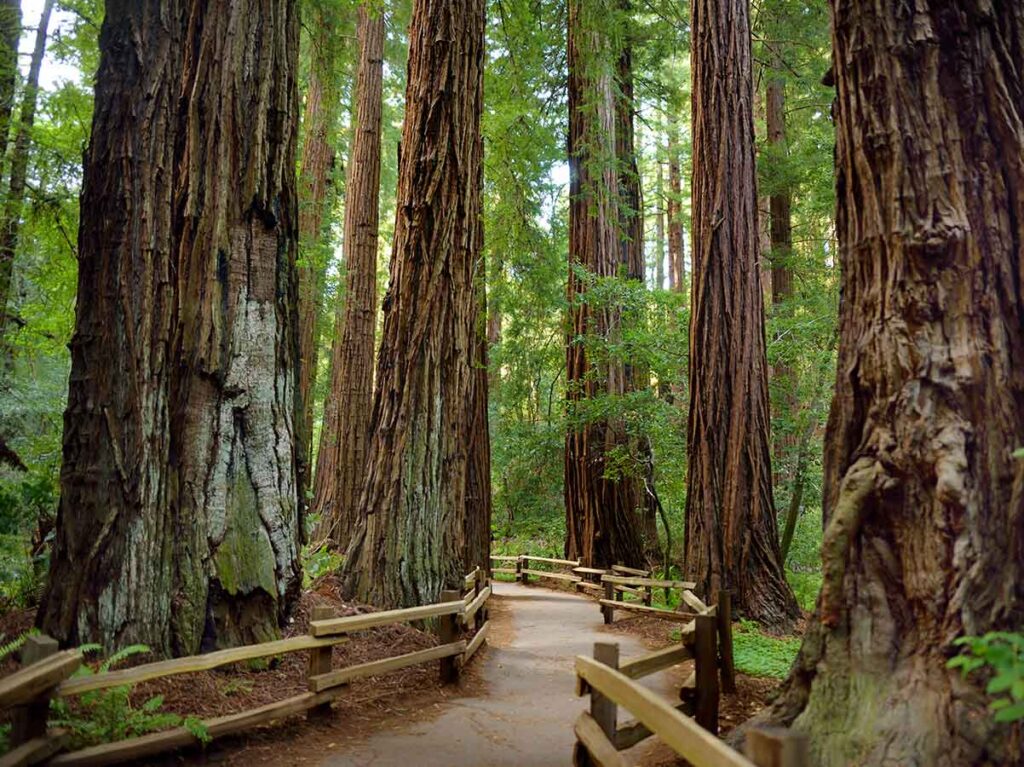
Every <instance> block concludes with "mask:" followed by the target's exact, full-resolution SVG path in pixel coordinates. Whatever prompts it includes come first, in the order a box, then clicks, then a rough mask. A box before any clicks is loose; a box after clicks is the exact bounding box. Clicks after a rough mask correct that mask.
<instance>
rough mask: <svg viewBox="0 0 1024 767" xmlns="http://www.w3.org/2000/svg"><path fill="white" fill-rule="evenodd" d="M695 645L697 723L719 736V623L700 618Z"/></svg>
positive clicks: (695, 710) (708, 616) (695, 713)
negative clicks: (717, 640)
mask: <svg viewBox="0 0 1024 767" xmlns="http://www.w3.org/2000/svg"><path fill="white" fill-rule="evenodd" d="M694 620H695V621H696V624H697V630H696V637H695V642H694V648H693V649H694V652H693V655H694V660H695V662H696V663H695V665H696V676H697V704H696V706H695V708H694V717H693V718H694V719H695V720H696V721H697V724H699V725H700V726H701V727H703V728H704V729H705V730H707V731H708V732H710V733H711V734H712V735H717V734H718V648H717V647H716V644H717V642H716V639H717V637H716V633H717V629H718V626H717V623H718V619H717V618H715V616H713V615H698V616H697V617H696V618H695V619H694Z"/></svg>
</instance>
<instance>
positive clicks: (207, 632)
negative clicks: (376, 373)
mask: <svg viewBox="0 0 1024 767" xmlns="http://www.w3.org/2000/svg"><path fill="white" fill-rule="evenodd" d="M229 5H230V7H229ZM237 40H246V41H248V44H247V45H245V46H236V45H233V44H232V42H233V41H237ZM297 46H298V19H297V14H296V9H295V3H294V2H293V1H292V0H272V1H268V0H263V1H262V2H257V0H244V1H243V2H238V1H237V0H235V1H234V2H232V3H230V4H229V3H227V0H218V1H217V2H205V0H204V1H202V2H200V0H191V2H185V1H184V0H177V1H175V0H171V1H170V2H169V1H168V0H145V1H140V2H135V3H123V2H108V4H107V9H106V16H105V19H104V23H103V30H102V33H101V58H100V69H99V73H98V75H97V80H96V99H95V104H96V107H95V112H94V117H93V130H92V140H91V143H90V147H89V151H88V154H87V156H86V161H85V175H84V183H83V190H82V211H83V215H82V219H81V226H80V230H79V289H78V308H77V316H76V329H75V335H74V338H73V340H72V343H71V351H72V368H71V379H70V391H69V395H68V407H67V411H66V413H65V431H64V462H63V466H62V470H61V500H60V507H59V511H58V519H57V532H56V541H55V543H54V549H53V555H52V566H51V571H50V579H49V583H48V587H47V591H46V594H45V598H44V601H43V604H42V606H41V608H40V611H39V618H38V619H39V622H40V625H41V626H42V627H43V628H44V629H45V630H46V631H48V632H50V633H51V634H53V635H54V636H56V637H57V638H59V639H60V640H61V641H62V642H65V643H69V644H77V643H81V642H85V641H98V642H101V643H102V644H103V645H105V646H107V647H115V646H118V645H123V644H126V643H129V642H145V643H147V644H149V645H150V646H152V647H154V648H156V649H158V650H160V651H164V652H178V653H192V652H196V651H197V650H199V649H200V648H204V649H205V648H208V647H213V646H221V645H228V644H232V643H238V642H246V641H254V640H262V639H266V638H267V637H270V636H272V635H274V634H276V633H277V628H278V626H279V625H280V623H281V621H282V620H283V619H284V617H285V611H286V609H287V606H288V603H289V601H290V599H291V597H293V596H294V594H295V592H296V591H297V589H298V586H299V583H300V579H299V537H300V532H299V531H300V520H299V512H298V489H297V472H296V455H295V444H294V432H295V428H296V417H297V416H298V410H297V407H296V404H297V384H298V376H297V353H298V318H297V317H296V316H295V313H294V309H293V307H294V306H295V302H296V299H297V284H296V283H297V279H296V272H295V245H296V240H297V214H296V208H297V206H296V200H295V181H294V168H295V118H296V113H297V112H296V110H297V88H296V80H295V70H296V66H297V60H296V59H297ZM98 210H99V211H106V214H105V215H95V211H98Z"/></svg>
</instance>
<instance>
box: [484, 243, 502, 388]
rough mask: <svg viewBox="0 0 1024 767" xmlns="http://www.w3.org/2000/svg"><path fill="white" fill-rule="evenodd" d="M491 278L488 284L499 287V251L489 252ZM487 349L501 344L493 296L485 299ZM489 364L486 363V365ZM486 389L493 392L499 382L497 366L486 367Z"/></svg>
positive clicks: (497, 303)
mask: <svg viewBox="0 0 1024 767" xmlns="http://www.w3.org/2000/svg"><path fill="white" fill-rule="evenodd" d="M488 265H489V267H490V270H491V273H492V277H491V280H490V284H491V285H492V286H493V285H500V284H501V282H502V281H503V280H504V273H505V264H504V259H503V258H502V252H501V250H500V249H496V248H494V249H492V250H491V258H490V260H489V262H488ZM486 301H487V347H488V349H491V348H493V347H495V346H497V345H498V344H500V343H501V323H502V316H501V301H499V300H498V299H497V298H496V297H495V296H494V295H493V294H490V293H489V294H488V295H487V298H486ZM489 364H490V363H489V362H488V365H489ZM488 370H489V375H488V378H487V380H488V387H489V389H488V390H489V391H492V392H493V391H494V389H495V387H497V386H498V384H499V383H500V382H501V370H499V369H498V367H497V366H494V367H493V368H492V367H488Z"/></svg>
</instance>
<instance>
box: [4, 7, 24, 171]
mask: <svg viewBox="0 0 1024 767" xmlns="http://www.w3.org/2000/svg"><path fill="white" fill-rule="evenodd" d="M20 39H21V0H0V167H2V166H3V165H4V164H5V162H6V158H7V143H8V140H9V138H10V134H11V114H12V113H13V112H14V92H15V89H16V87H17V84H18V41H19V40H20ZM2 175H3V174H2V173H0V176H2Z"/></svg>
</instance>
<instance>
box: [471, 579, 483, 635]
mask: <svg viewBox="0 0 1024 767" xmlns="http://www.w3.org/2000/svg"><path fill="white" fill-rule="evenodd" d="M482 579H483V573H482V572H481V571H480V568H479V567H478V568H477V569H476V571H475V572H474V573H473V599H476V598H477V597H478V596H480V592H481V591H482V589H481V588H480V581H481V580H482ZM483 617H484V609H483V608H482V607H481V608H480V609H479V610H477V611H476V615H474V616H473V631H479V630H480V627H481V626H482V625H483Z"/></svg>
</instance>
